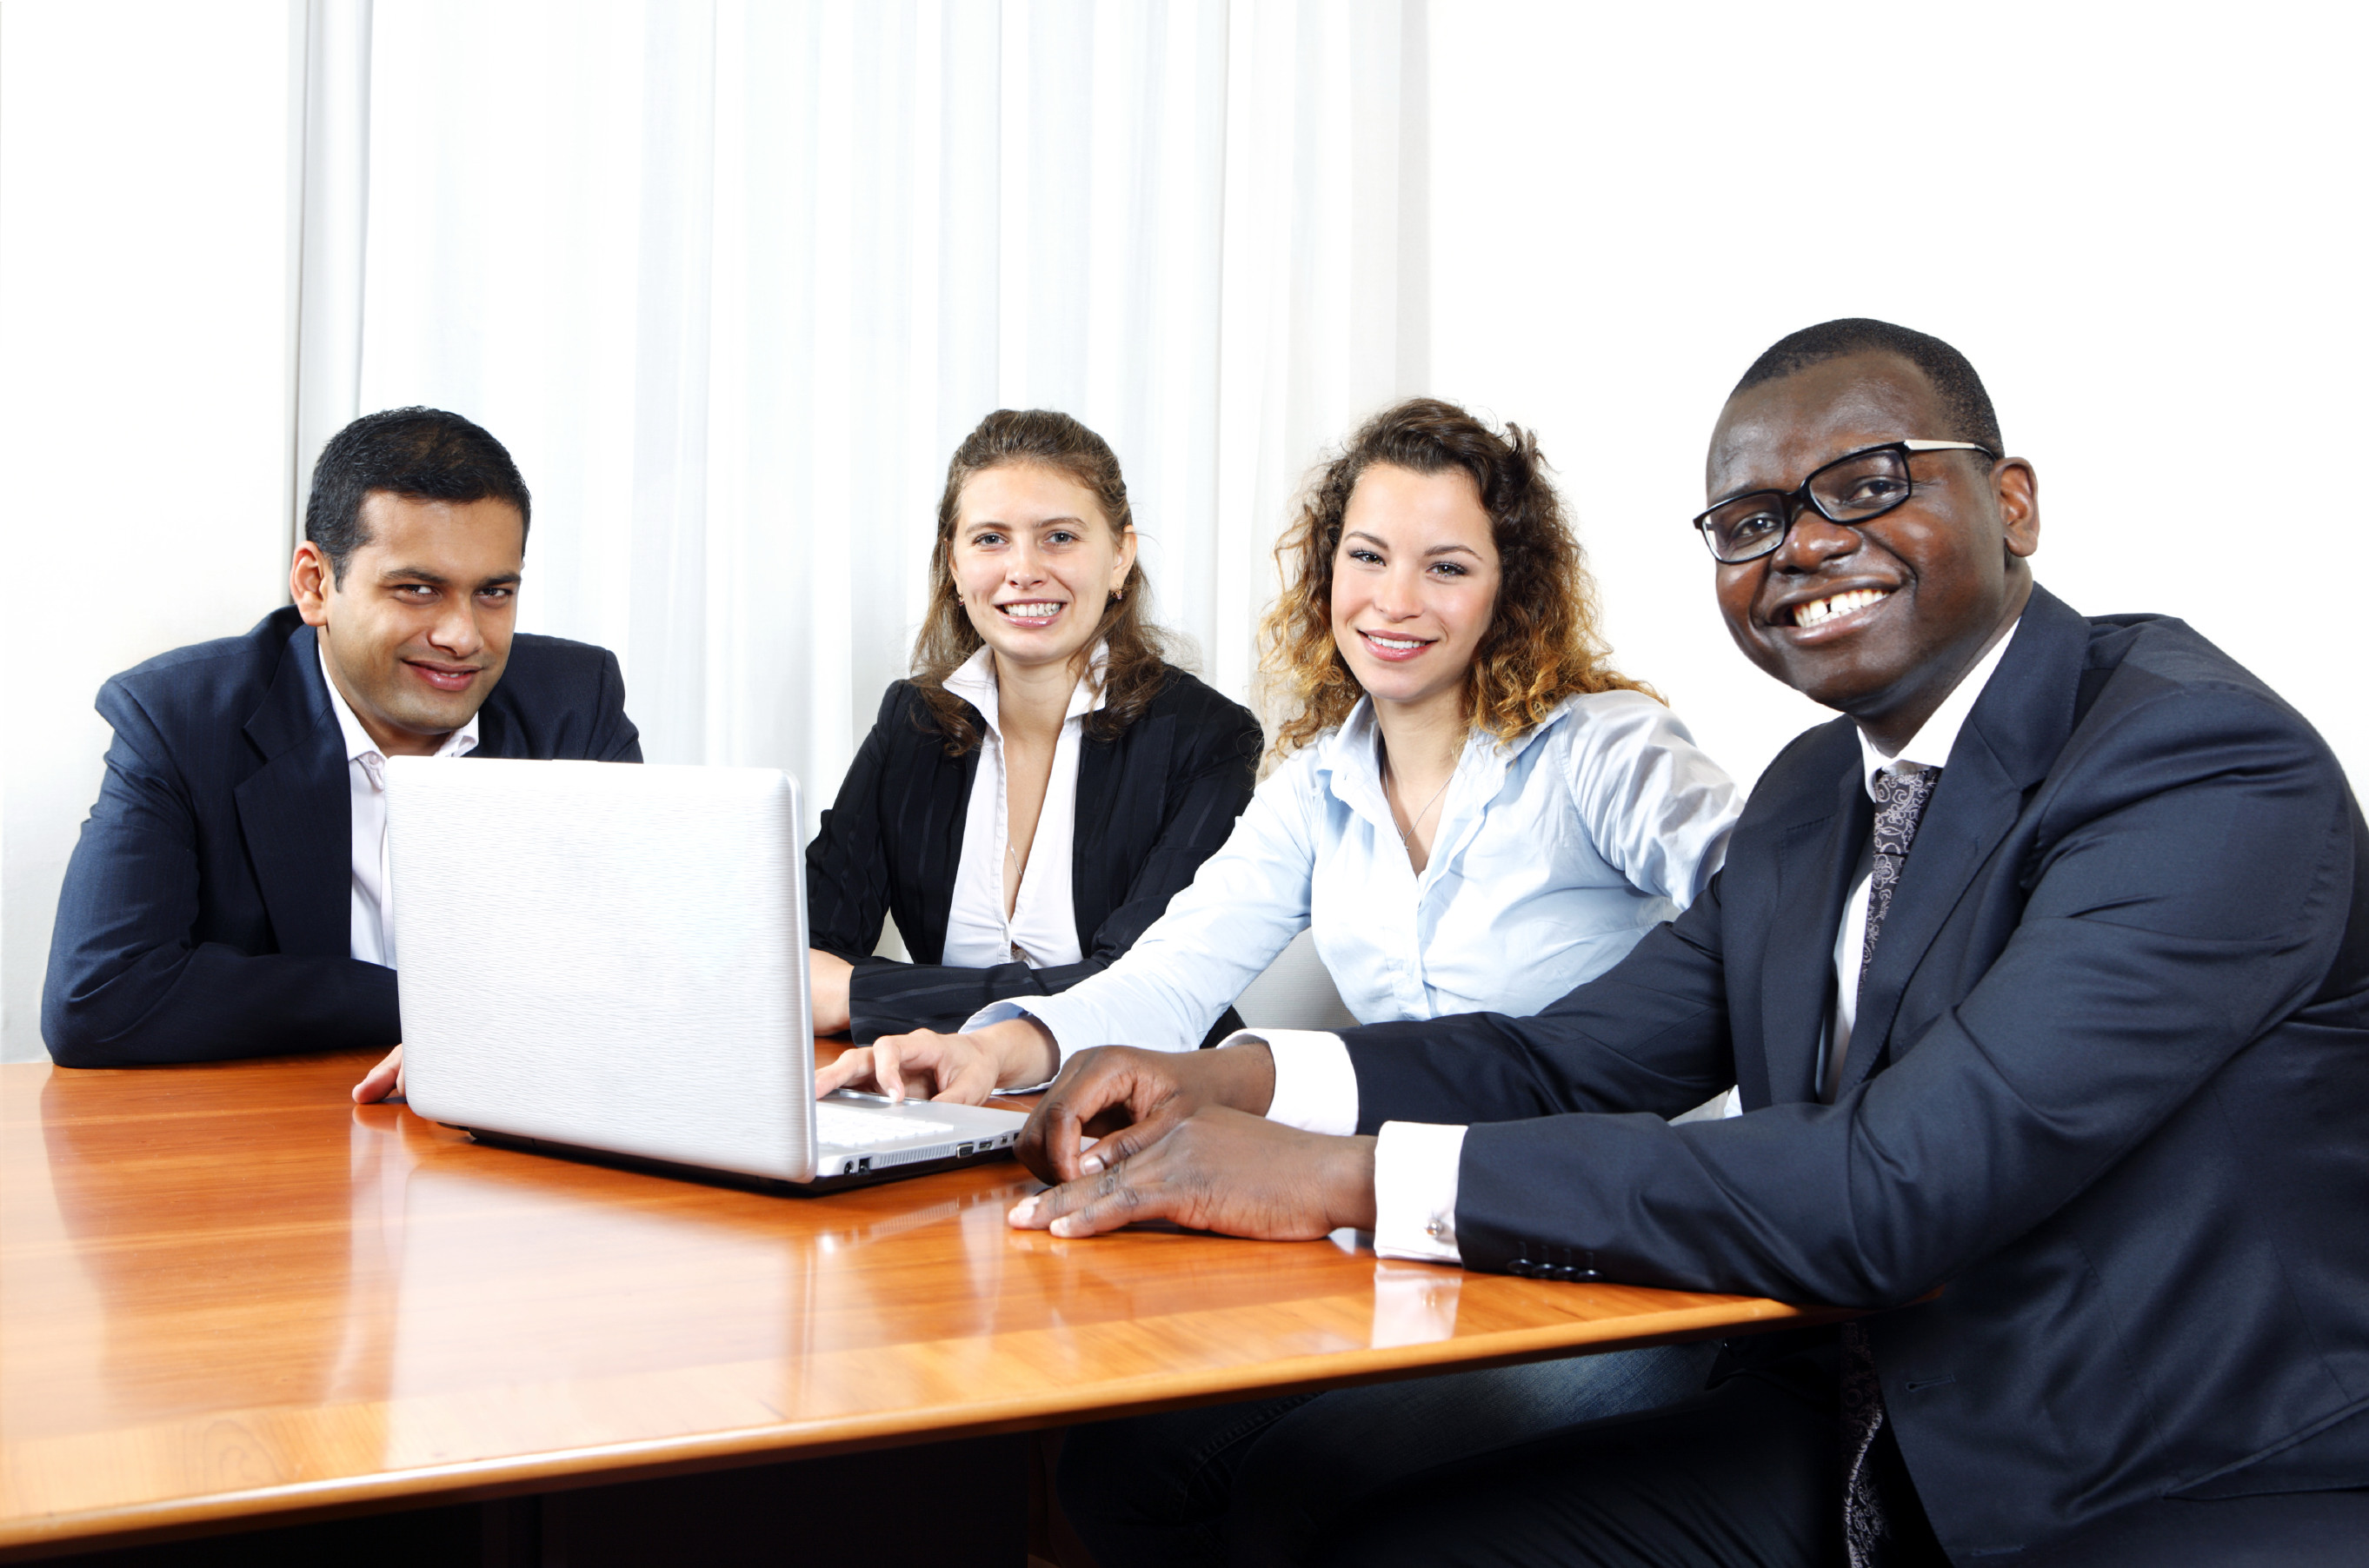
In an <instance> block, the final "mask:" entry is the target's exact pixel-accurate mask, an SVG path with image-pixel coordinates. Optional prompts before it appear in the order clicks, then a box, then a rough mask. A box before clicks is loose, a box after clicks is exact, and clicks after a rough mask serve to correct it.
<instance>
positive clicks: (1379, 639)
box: [1366, 632, 1423, 653]
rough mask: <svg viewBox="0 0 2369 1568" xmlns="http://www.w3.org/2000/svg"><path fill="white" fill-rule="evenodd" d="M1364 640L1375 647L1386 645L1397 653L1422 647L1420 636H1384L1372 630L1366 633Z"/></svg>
mask: <svg viewBox="0 0 2369 1568" xmlns="http://www.w3.org/2000/svg"><path fill="white" fill-rule="evenodd" d="M1366 640H1367V641H1368V642H1369V643H1371V644H1373V645H1374V646H1375V647H1386V648H1389V649H1390V650H1391V651H1393V652H1397V653H1403V652H1405V651H1406V650H1408V649H1409V648H1419V647H1423V639H1422V638H1420V637H1385V636H1380V635H1377V634H1375V633H1372V632H1368V633H1367V634H1366Z"/></svg>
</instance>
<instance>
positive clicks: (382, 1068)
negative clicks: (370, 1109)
mask: <svg viewBox="0 0 2369 1568" xmlns="http://www.w3.org/2000/svg"><path fill="white" fill-rule="evenodd" d="M389 1097H393V1098H395V1099H397V1100H400V1099H402V1098H403V1097H404V1095H403V1047H401V1046H397V1047H395V1049H393V1050H391V1051H389V1052H387V1053H386V1055H385V1056H384V1057H383V1058H381V1059H380V1060H379V1064H378V1065H377V1066H376V1067H374V1068H372V1069H371V1070H370V1071H369V1072H367V1073H365V1074H363V1075H362V1081H361V1082H360V1083H357V1084H355V1085H354V1103H355V1104H360V1105H367V1104H371V1103H372V1101H375V1100H384V1099H387V1098H389Z"/></svg>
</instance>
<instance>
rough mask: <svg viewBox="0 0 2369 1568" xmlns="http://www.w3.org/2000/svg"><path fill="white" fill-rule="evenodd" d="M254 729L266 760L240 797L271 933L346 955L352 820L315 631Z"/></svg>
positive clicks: (307, 950) (290, 648)
mask: <svg viewBox="0 0 2369 1568" xmlns="http://www.w3.org/2000/svg"><path fill="white" fill-rule="evenodd" d="M246 738H247V740H248V741H249V743H251V744H252V745H253V746H254V747H255V749H256V750H257V751H258V752H260V753H261V754H262V757H263V759H264V761H263V766H262V767H260V768H258V769H257V770H256V771H255V772H254V773H250V774H248V775H247V777H246V781H245V782H244V783H242V784H239V786H238V788H237V789H236V791H235V795H236V796H237V799H238V821H239V829H240V831H241V834H242V836H243V837H244V838H245V839H246V855H247V862H248V864H250V865H252V866H253V867H254V868H255V880H256V886H257V888H258V889H259V890H260V891H261V892H262V894H263V908H264V911H265V912H266V913H267V914H268V915H269V917H270V920H271V931H272V934H273V936H274V937H275V938H276V939H277V940H278V942H279V944H280V952H282V953H286V954H293V955H297V956H305V957H338V958H342V957H344V956H347V955H348V954H349V953H350V952H351V951H352V950H353V948H352V933H351V932H350V930H349V927H350V925H351V924H352V919H353V916H352V905H351V902H350V899H351V894H352V888H353V817H352V807H351V806H350V804H349V801H348V798H347V794H346V759H345V755H344V752H345V748H344V746H343V744H342V740H343V736H342V734H341V733H340V731H339V730H338V720H337V715H335V714H334V713H332V712H331V711H330V709H329V692H328V688H327V687H326V685H325V684H324V683H323V681H322V679H321V659H320V655H319V654H318V653H316V652H315V646H314V642H313V628H312V627H310V626H303V625H300V626H298V627H297V628H296V630H295V632H294V633H293V634H292V635H291V636H290V637H289V639H288V643H287V646H286V647H285V648H283V649H282V650H281V652H280V668H279V670H277V671H276V672H275V673H274V675H273V676H272V680H271V687H270V689H269V691H267V692H265V693H264V694H263V701H262V703H261V704H258V705H257V708H256V710H255V712H254V713H253V714H251V715H248V717H247V720H246Z"/></svg>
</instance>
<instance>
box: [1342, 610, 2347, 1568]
mask: <svg viewBox="0 0 2369 1568" xmlns="http://www.w3.org/2000/svg"><path fill="white" fill-rule="evenodd" d="M1871 823H1872V807H1871V805H1870V803H1869V801H1868V798H1867V791H1866V787H1865V784H1864V783H1863V780H1862V775H1861V766H1860V749H1859V742H1858V738H1857V737H1856V736H1855V735H1854V734H1853V731H1852V727H1851V725H1850V723H1849V721H1848V720H1838V721H1837V722H1835V723H1833V724H1829V725H1825V726H1822V727H1819V728H1816V729H1814V730H1811V731H1810V732H1808V733H1807V734H1805V735H1803V736H1802V737H1801V738H1799V739H1797V740H1796V741H1794V742H1793V743H1792V745H1791V746H1790V747H1789V748H1788V749H1787V750H1785V751H1784V752H1783V753H1782V754H1781V755H1780V757H1779V758H1778V759H1777V760H1776V761H1774V762H1773V763H1772V764H1770V766H1769V769H1768V773H1766V774H1765V775H1764V776H1763V777H1762V779H1761V780H1760V783H1759V784H1758V785H1757V787H1756V788H1755V790H1754V791H1753V794H1752V798H1751V800H1750V802H1749V804H1748V806H1747V807H1746V809H1745V813H1744V816H1743V818H1742V820H1741V821H1739V823H1738V824H1737V826H1736V830H1735V836H1734V841H1733V842H1732V844H1731V846H1730V848H1729V850H1728V855H1727V863H1726V866H1725V869H1724V870H1723V871H1722V874H1721V875H1720V876H1719V878H1718V880H1717V881H1716V882H1715V883H1714V884H1713V885H1712V887H1711V890H1710V891H1709V893H1708V894H1707V895H1706V896H1705V897H1704V898H1701V899H1699V900H1698V901H1697V902H1696V903H1695V904H1694V905H1693V906H1691V907H1690V908H1689V909H1688V910H1687V911H1686V913H1685V914H1683V915H1681V916H1680V917H1679V918H1678V919H1677V921H1674V922H1672V923H1671V924H1668V925H1665V926H1662V927H1659V928H1657V929H1656V930H1655V931H1654V932H1653V933H1649V934H1648V935H1647V936H1646V938H1645V940H1644V941H1643V942H1642V943H1640V944H1638V945H1637V947H1636V949H1635V950H1634V951H1633V952H1632V953H1631V955H1630V956H1629V957H1628V958H1627V959H1626V960H1624V961H1623V962H1622V963H1620V964H1619V965H1618V966H1616V967H1614V968H1612V969H1611V970H1609V971H1608V972H1607V973H1606V974H1605V975H1603V976H1601V977H1600V978H1598V979H1596V980H1595V981H1593V982H1591V983H1590V984H1588V985H1585V986H1583V987H1581V988H1579V989H1578V990H1574V991H1573V992H1572V993H1571V994H1570V995H1568V996H1566V997H1564V998H1563V999H1562V1000H1561V1001H1557V1002H1556V1003H1554V1004H1553V1005H1552V1006H1551V1007H1550V1008H1548V1009H1547V1010H1546V1011H1545V1012H1544V1013H1540V1014H1539V1015H1538V1016H1536V1017H1533V1018H1504V1017H1496V1016H1493V1015H1469V1016H1466V1017H1461V1018H1454V1019H1446V1020H1441V1021H1438V1022H1434V1023H1423V1024H1386V1025H1380V1026H1378V1027H1375V1028H1369V1029H1361V1030H1356V1031H1352V1032H1351V1033H1350V1034H1349V1035H1348V1036H1347V1038H1348V1040H1349V1042H1350V1047H1351V1051H1352V1055H1353V1059H1354V1060H1355V1062H1356V1072H1357V1087H1358V1093H1359V1120H1360V1123H1361V1126H1362V1129H1363V1130H1367V1131H1371V1130H1373V1129H1374V1128H1376V1127H1379V1125H1380V1124H1381V1123H1382V1122H1384V1121H1386V1120H1393V1119H1396V1120H1406V1121H1433V1122H1438V1121H1470V1122H1472V1123H1477V1124H1485V1125H1475V1126H1473V1127H1471V1131H1470V1132H1469V1133H1468V1134H1467V1136H1466V1139H1465V1141H1464V1146H1463V1156H1462V1162H1461V1166H1460V1175H1459V1189H1458V1196H1457V1212H1456V1228H1457V1237H1458V1244H1459V1247H1460V1249H1461V1251H1462V1253H1463V1257H1464V1260H1465V1262H1466V1263H1467V1264H1468V1265H1471V1266H1474V1267H1480V1268H1493V1269H1503V1270H1510V1271H1514V1272H1519V1273H1526V1274H1535V1275H1543V1276H1549V1277H1566V1278H1570V1277H1588V1278H1593V1277H1603V1278H1610V1279H1619V1280H1624V1281H1633V1282H1637V1283H1642V1284H1648V1285H1661V1286H1676V1287H1679V1288H1686V1289H1695V1290H1720V1291H1740V1292H1745V1293H1750V1294H1756V1295H1768V1296H1776V1297H1780V1298H1785V1299H1793V1300H1805V1301H1826V1302H1835V1303H1839V1304H1843V1305H1848V1306H1855V1307H1868V1308H1890V1309H1894V1310H1891V1311H1888V1312H1885V1313H1884V1314H1883V1315H1882V1316H1880V1317H1876V1318H1873V1319H1871V1320H1869V1331H1870V1333H1871V1344H1872V1348H1873V1351H1874V1356H1875V1359H1876V1363H1877V1367H1878V1370H1879V1371H1880V1373H1881V1375H1882V1379H1883V1394H1884V1400H1885V1405H1886V1409H1887V1411H1888V1413H1889V1416H1890V1419H1891V1420H1892V1422H1893V1424H1894V1429H1895V1430H1896V1432H1897V1435H1898V1437H1899V1442H1900V1448H1901V1451H1902V1453H1903V1454H1904V1455H1905V1458H1906V1459H1907V1462H1908V1468H1909V1471H1910V1472H1911V1473H1912V1475H1913V1476H1914V1477H1915V1479H1916V1483H1917V1492H1918V1494H1919V1495H1920V1496H1921V1498H1922V1499H1923V1501H1924V1504H1925V1507H1926V1511H1927V1513H1928V1516H1930V1517H1931V1519H1932V1522H1933V1526H1934V1528H1935V1529H1936V1531H1937V1532H1938V1533H1939V1535H1940V1540H1941V1542H1942V1544H1943V1545H1944V1546H1945V1547H1946V1548H1947V1549H1948V1550H1949V1551H1950V1553H1951V1556H1952V1558H1953V1559H1957V1560H1960V1561H1963V1560H1965V1559H1967V1558H1970V1557H1978V1556H1981V1555H1985V1554H1987V1553H1991V1552H2004V1551H2015V1550H2018V1549H2021V1548H2025V1547H2030V1546H2035V1545H2038V1544H2040V1543H2042V1542H2043V1541H2045V1540H2047V1539H2051V1538H2053V1537H2056V1536H2059V1535H2062V1534H2063V1533H2065V1532H2066V1531H2067V1530H2068V1529H2070V1528H2073V1527H2075V1526H2077V1525H2079V1524H2082V1523H2084V1522H2085V1521H2088V1520H2089V1519H2092V1518H2096V1517H2098V1516H2102V1515H2104V1514H2107V1513H2110V1512H2111V1511H2112V1510H2113V1509H2115V1508H2117V1507H2119V1506H2122V1505H2126V1504H2130V1503H2134V1502H2136V1501H2139V1500H2142V1499H2147V1498H2156V1497H2165V1496H2183V1497H2199V1498H2202V1497H2219V1496H2227V1495H2235V1494H2249V1493H2277V1492H2301V1491H2311V1490H2318V1489H2332V1488H2340V1487H2344V1488H2350V1487H2362V1486H2369V862H2364V852H2369V833H2364V830H2363V823H2362V818H2361V813H2360V810H2359V808H2358V807H2356V806H2355V804H2354V802H2353V799H2352V793H2351V791H2350V790H2349V789H2348V788H2347V786H2346V784H2345V779H2344V774H2343V772H2342V770H2341V769H2340V767H2339V765H2338V763H2337V761H2336V759H2335V758H2334V757H2333V756H2332V755H2331V754H2330V753H2329V750H2328V748H2327V747H2326V746H2325V745H2324V744H2323V743H2322V742H2321V741H2320V739H2319V738H2318V736H2317V735H2316V734H2314V733H2313V731H2312V729H2311V727H2309V726H2308V725H2307V724H2306V723H2305V722H2304V720H2303V719H2302V718H2301V717H2300V716H2298V715H2296V714H2295V712H2294V711H2293V710H2291V709H2290V708H2288V707H2287V706H2286V705H2285V704H2283V703H2282V702H2280V701H2279V699H2278V698H2277V697H2276V696H2275V695H2274V694H2272V692H2270V691H2269V690H2268V689H2267V688H2266V687H2264V686H2263V685H2262V684H2261V683H2260V681H2257V680H2255V679H2254V678H2253V677H2252V676H2251V675H2249V674H2248V673H2247V672H2246V671H2245V670H2243V669H2241V668H2239V667H2238V666H2237V664H2236V663H2234V662H2233V661H2231V660H2230V659H2229V658H2227V656H2226V655H2224V654H2223V653H2221V652H2220V650H2218V649H2217V648H2215V647H2213V646H2212V645H2211V644H2209V643H2207V642H2206V641H2205V640H2204V639H2203V638H2202V637H2200V636H2198V635H2196V634H2195V633H2194V632H2193V631H2192V630H2190V629H2189V628H2188V627H2187V626H2186V625H2184V624H2181V623H2180V622H2178V621H2174V620H2169V619H2165V618H2161V617H2155V616H2120V617H2109V618H2104V619H2099V620H2084V619H2083V618H2082V617H2080V616H2078V615H2077V614H2075V613H2074V612H2072V611H2070V610H2068V609H2067V608H2066V606H2065V605H2064V604H2063V603H2062V602H2060V601H2057V600H2055V599H2054V598H2052V597H2051V596H2049V595H2048V594H2046V593H2045V592H2041V591H2037V590H2035V591H2034V593H2033V595H2032V599H2031V604H2030V606H2029V608H2028V609H2027V610H2026V611H2025V612H2024V617H2023V623H2022V625H2021V626H2020V629H2019V630H2018V632H2017V634H2016V636H2015V639H2014V641H2013V642H2012V643H2011V644H2010V645H2009V648H2008V650H2007V653H2006V656H2005V657H2004V658H2003V659H2002V661H2001V662H2000V664H1999V666H1998V668H1997V673H1996V675H1995V676H1994V677H1993V679H1992V681H1991V682H1990V684H1989V685H1988V687H1986V689H1985V691H1984V692H1983V693H1982V695H1981V697H1980V698H1979V699H1978V700H1977V701H1976V703H1975V704H1974V710H1973V712H1972V714H1971V715H1969V718H1968V720H1967V723H1966V726H1965V727H1964V728H1963V731H1962V732H1961V733H1960V735H1959V738H1958V741H1957V744H1956V746H1955V748H1954V749H1953V750H1951V753H1950V758H1949V761H1948V762H1947V764H1946V767H1945V771H1944V773H1942V776H1941V781H1940V784H1939V786H1938V787H1937V788H1936V789H1935V791H1934V794H1933V796H1932V799H1931V801H1930V803H1929V804H1928V807H1927V808H1926V815H1925V818H1924V820H1923V823H1922V825H1921V826H1920V828H1919V830H1918V832H1917V839H1916V841H1915V843H1914V844H1913V846H1912V847H1911V850H1910V853H1909V856H1908V861H1907V864H1906V866H1905V869H1904V872H1903V875H1902V877H1901V881H1900V884H1899V887H1898V891H1897V892H1896V893H1895V894H1894V902H1893V904H1892V907H1891V911H1890V913H1889V915H1888V917H1887V918H1886V921H1885V924H1884V930H1883V942H1882V943H1880V944H1878V945H1877V948H1876V951H1875V956H1874V959H1873V962H1872V964H1871V966H1870V968H1869V971H1868V974H1867V976H1866V979H1865V981H1864V984H1863V986H1862V989H1861V992H1860V1012H1859V1015H1858V1018H1857V1022H1856V1029H1855V1031H1854V1036H1853V1038H1852V1042H1851V1048H1850V1053H1849V1056H1848V1059H1847V1073H1846V1082H1845V1084H1844V1087H1843V1090H1842V1092H1841V1093H1840V1094H1839V1095H1838V1096H1837V1100H1836V1101H1835V1103H1834V1104H1830V1105H1829V1104H1821V1103H1820V1101H1819V1098H1818V1094H1817V1091H1816V1084H1815V1074H1816V1067H1817V1059H1818V1049H1819V1041H1820V1037H1821V1035H1822V1033H1823V1030H1824V1026H1825V1021H1826V1018H1827V1016H1828V1014H1829V1013H1830V1012H1831V1009H1832V1006H1833V1000H1834V987H1835V975H1834V963H1833V947H1834V942H1835V933H1836V930H1837V924H1838V922H1839V921H1840V920H1841V918H1842V913H1843V907H1844V900H1845V898H1846V896H1847V894H1848V889H1849V885H1850V881H1851V879H1852V876H1853V875H1854V872H1855V871H1856V869H1857V865H1858V862H1859V856H1860V849H1861V846H1862V845H1863V844H1864V843H1865V842H1866V841H1867V840H1868V837H1869V833H1870V830H1871ZM1731 1081H1733V1082H1737V1083H1739V1084H1740V1085H1741V1087H1742V1092H1743V1100H1744V1105H1745V1113H1746V1114H1745V1115H1744V1116H1739V1117H1735V1118H1733V1119H1730V1120H1726V1121H1709V1122H1690V1123H1687V1124H1684V1125H1679V1126H1672V1125H1670V1124H1668V1123H1665V1122H1664V1121H1663V1120H1661V1119H1660V1118H1661V1116H1663V1115H1666V1114H1673V1113H1676V1112H1678V1111H1681V1110H1684V1109H1686V1108H1687V1107H1688V1106H1690V1105H1692V1104H1696V1103H1698V1102H1699V1101H1700V1100H1702V1099H1703V1098H1704V1097H1705V1096H1707V1095H1709V1094H1711V1093H1714V1092H1716V1091H1717V1090H1718V1089H1719V1088H1720V1087H1722V1085H1724V1084H1726V1083H1728V1082H1731ZM1607 1112H1613V1113H1620V1112H1647V1113H1654V1114H1651V1115H1634V1114H1631V1115H1606V1114H1601V1113H1607ZM1571 1113H1598V1114H1571ZM1937 1289H1938V1290H1939V1292H1940V1294H1939V1295H1938V1296H1935V1297H1933V1298H1932V1299H1929V1300H1921V1301H1920V1300H1919V1298H1921V1297H1924V1296H1926V1295H1927V1294H1928V1292H1932V1291H1935V1290H1937ZM1905 1303H1914V1304H1905ZM1746 1354H1747V1355H1748V1354H1749V1352H1748V1351H1747V1352H1746ZM1837 1505H1838V1506H1839V1502H1838V1503H1837Z"/></svg>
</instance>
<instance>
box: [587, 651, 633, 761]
mask: <svg viewBox="0 0 2369 1568" xmlns="http://www.w3.org/2000/svg"><path fill="white" fill-rule="evenodd" d="M596 713H597V716H596V718H595V719H594V721H593V722H594V725H595V728H594V731H593V736H592V744H591V747H590V748H589V751H588V753H587V754H588V755H589V756H590V757H591V758H592V759H593V760H594V761H601V762H638V761H641V760H642V732H641V730H640V729H638V728H637V727H635V724H634V721H633V720H632V719H630V718H627V717H626V716H625V673H624V670H622V669H620V668H619V667H618V664H617V656H616V655H615V654H613V653H612V652H610V651H609V650H608V649H607V648H602V649H601V689H600V694H599V698H598V707H597V709H596Z"/></svg>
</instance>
